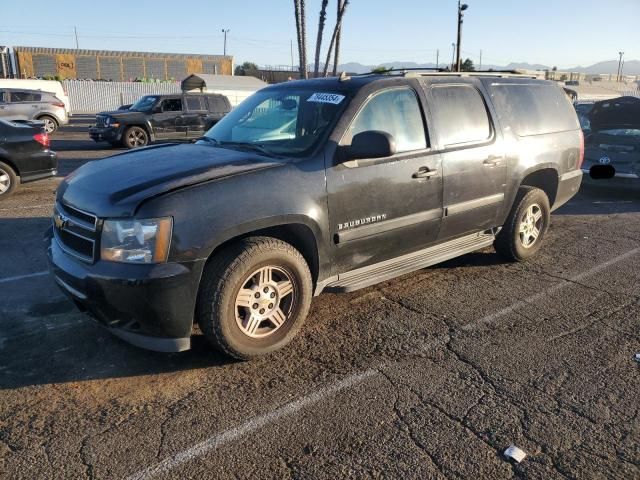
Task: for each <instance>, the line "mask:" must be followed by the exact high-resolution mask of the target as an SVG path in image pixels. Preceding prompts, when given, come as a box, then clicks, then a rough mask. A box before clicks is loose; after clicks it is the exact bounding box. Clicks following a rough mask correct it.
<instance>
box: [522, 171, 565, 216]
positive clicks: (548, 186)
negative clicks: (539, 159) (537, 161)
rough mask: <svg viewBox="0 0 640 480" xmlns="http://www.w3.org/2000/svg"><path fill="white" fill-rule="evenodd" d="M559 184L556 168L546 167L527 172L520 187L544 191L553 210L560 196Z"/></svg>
mask: <svg viewBox="0 0 640 480" xmlns="http://www.w3.org/2000/svg"><path fill="white" fill-rule="evenodd" d="M558 184H559V175H558V170H557V169H556V168H555V167H554V166H551V165H545V166H539V167H538V168H534V169H531V170H528V171H526V172H525V174H524V175H523V177H522V181H521V182H520V185H519V186H520V187H521V186H527V187H535V188H539V189H540V190H542V191H543V192H544V193H545V194H546V195H547V198H548V199H549V205H550V206H551V208H552V209H553V205H554V204H555V202H556V197H557V195H558Z"/></svg>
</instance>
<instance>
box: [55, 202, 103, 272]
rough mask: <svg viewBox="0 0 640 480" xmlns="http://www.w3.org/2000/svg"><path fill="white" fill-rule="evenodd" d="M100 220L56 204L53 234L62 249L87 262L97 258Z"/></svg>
mask: <svg viewBox="0 0 640 480" xmlns="http://www.w3.org/2000/svg"><path fill="white" fill-rule="evenodd" d="M97 230H98V218H97V217H96V216H95V215H92V214H90V213H87V212H84V211H82V210H78V209H77V208H74V207H70V206H69V205H63V204H61V203H59V202H58V203H56V206H55V208H54V211H53V233H54V235H55V238H56V240H57V241H58V244H59V245H60V248H62V250H64V251H65V252H66V253H68V254H69V255H73V256H74V257H76V258H79V259H80V260H83V261H85V262H93V261H94V260H95V258H96V243H97V240H98V231H97Z"/></svg>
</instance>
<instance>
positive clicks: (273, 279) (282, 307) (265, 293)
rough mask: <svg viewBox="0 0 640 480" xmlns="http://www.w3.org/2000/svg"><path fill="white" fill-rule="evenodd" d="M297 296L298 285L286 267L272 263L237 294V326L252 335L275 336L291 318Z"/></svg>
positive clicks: (262, 269)
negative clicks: (296, 286) (296, 285)
mask: <svg viewBox="0 0 640 480" xmlns="http://www.w3.org/2000/svg"><path fill="white" fill-rule="evenodd" d="M295 298H296V288H295V284H294V282H293V280H292V275H291V274H290V273H288V272H287V271H286V270H284V269H283V268H280V267H275V266H271V265H269V266H266V267H262V268H260V269H259V270H256V271H255V272H253V273H252V274H251V275H249V276H248V277H247V278H246V280H245V281H244V282H243V283H242V286H241V287H240V290H239V291H238V294H237V295H236V301H235V315H236V323H237V325H238V328H240V330H241V331H242V333H244V334H245V335H247V336H248V337H250V338H264V337H267V336H269V335H272V334H273V333H275V332H276V331H277V330H279V329H280V327H282V325H283V324H284V323H285V322H286V321H287V320H288V319H289V318H290V316H291V312H292V310H293V305H294V301H295Z"/></svg>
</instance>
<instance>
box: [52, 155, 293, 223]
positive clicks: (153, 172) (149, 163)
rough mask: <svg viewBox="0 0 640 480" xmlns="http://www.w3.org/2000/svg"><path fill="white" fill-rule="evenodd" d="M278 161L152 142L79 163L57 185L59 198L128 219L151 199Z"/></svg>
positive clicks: (270, 166) (111, 215) (269, 165)
mask: <svg viewBox="0 0 640 480" xmlns="http://www.w3.org/2000/svg"><path fill="white" fill-rule="evenodd" d="M282 164H283V161H282V160H274V159H272V158H269V157H264V156H261V155H258V154H254V153H249V152H241V151H237V150H229V149H223V148H217V147H214V146H211V145H198V144H178V145H175V144H169V145H166V144H165V145H155V146H151V147H147V148H142V149H139V150H134V151H131V152H126V153H123V154H120V155H115V156H113V157H109V158H105V159H102V160H94V161H92V162H89V163H87V164H85V165H83V166H82V167H80V168H78V169H77V170H76V171H75V172H73V173H72V174H71V175H69V176H68V177H67V178H66V179H65V180H64V181H63V182H62V183H61V184H60V187H59V188H58V194H57V199H58V200H59V201H60V200H61V201H64V203H66V204H68V205H71V206H72V207H75V208H78V209H80V210H84V211H87V212H91V213H93V214H95V215H97V216H99V217H128V216H132V215H133V214H135V211H136V210H137V208H138V206H139V205H140V203H141V202H143V201H144V200H146V199H149V198H151V197H155V196H157V195H160V194H163V193H166V192H169V191H172V190H176V189H179V188H183V187H187V186H190V185H195V184H198V183H202V182H207V181H210V180H216V179H220V178H224V177H228V176H231V175H236V174H239V173H246V172H250V171H254V170H261V169H266V168H273V167H276V166H279V165H282Z"/></svg>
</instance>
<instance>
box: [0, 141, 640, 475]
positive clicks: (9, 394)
mask: <svg viewBox="0 0 640 480" xmlns="http://www.w3.org/2000/svg"><path fill="white" fill-rule="evenodd" d="M54 149H59V150H60V156H61V158H62V165H61V166H62V170H63V172H65V173H68V172H69V171H71V170H73V169H74V168H76V167H77V166H78V165H79V164H81V163H82V162H84V161H86V160H87V159H90V158H100V157H102V156H106V155H108V154H109V153H110V152H109V151H105V150H101V147H100V146H99V145H97V146H96V145H93V144H92V143H91V142H88V141H86V140H85V137H84V134H82V133H80V132H74V131H71V132H70V133H63V134H59V135H58V136H57V137H54ZM58 181H59V179H51V180H47V181H44V182H39V183H34V184H30V185H25V186H24V188H23V189H22V191H21V192H19V193H18V194H16V195H15V196H14V197H13V198H12V199H10V200H8V201H5V202H2V203H1V204H0V249H1V251H2V252H3V253H4V255H3V260H4V262H3V267H4V268H3V273H2V274H1V275H0V278H8V277H12V276H17V275H25V274H30V273H37V272H40V271H42V270H44V269H45V262H44V254H43V252H42V240H41V239H42V232H43V231H44V229H45V228H46V226H47V224H48V222H49V215H50V211H51V204H52V203H53V191H54V189H55V186H56V185H57V182H58ZM603 199H606V200H607V202H609V203H602V201H603ZM630 200H631V201H630ZM639 247H640V196H638V194H637V193H636V194H635V196H634V194H633V193H631V194H622V193H620V194H616V195H612V194H610V193H607V192H603V191H601V190H587V191H585V192H581V193H580V194H579V196H578V197H576V198H575V199H573V200H572V201H571V202H570V203H569V204H568V205H567V206H565V207H563V208H562V209H561V210H560V211H559V212H557V213H556V214H554V215H553V217H552V227H551V230H550V233H549V235H548V236H547V238H546V239H545V246H544V248H543V249H542V251H541V252H540V255H539V256H538V257H536V258H535V259H534V260H533V261H531V262H529V263H526V264H507V263H503V262H501V261H500V259H499V258H497V256H496V255H495V254H494V253H493V251H492V250H491V249H487V250H484V251H481V252H476V253H473V254H469V255H466V256H464V257H461V258H458V259H455V260H452V261H449V262H447V263H445V264H442V265H438V266H435V267H432V268H428V269H425V270H421V271H419V272H415V273H413V274H409V275H405V276H403V277H401V278H398V279H395V280H392V281H389V282H385V283H383V284H380V285H376V286H373V287H370V288H367V289H364V290H361V291H358V292H354V293H351V294H345V295H333V294H325V295H322V296H320V297H318V298H316V299H314V302H313V304H312V310H311V314H310V316H309V318H308V320H307V322H306V324H305V325H304V327H303V329H302V331H301V335H300V336H299V337H298V338H297V339H296V340H295V341H294V342H293V343H292V344H291V345H290V346H289V347H287V348H286V349H284V350H283V351H282V352H280V353H277V354H275V355H273V356H270V357H267V358H263V359H259V360H256V361H253V362H249V363H242V362H234V361H229V360H228V359H225V358H223V357H221V356H220V355H218V354H216V353H215V352H212V351H210V350H209V349H208V347H207V344H206V342H205V341H204V339H203V338H202V337H201V335H200V334H199V332H196V338H195V339H194V342H193V343H194V348H193V349H192V350H191V351H190V352H185V353H181V354H159V353H152V352H146V351H143V350H139V349H137V348H135V347H132V346H129V345H127V344H125V343H123V342H121V341H120V340H118V339H117V338H115V337H112V336H111V335H109V334H108V333H107V332H105V331H104V330H103V329H101V328H100V327H99V326H97V325H96V324H94V323H93V322H92V321H91V320H90V319H88V318H87V317H85V316H84V315H82V314H80V313H79V312H77V311H76V310H75V309H74V307H73V305H72V304H71V303H70V302H68V301H67V300H66V299H65V297H63V296H62V294H61V293H60V292H59V291H58V290H57V287H56V286H55V285H54V282H53V281H52V280H51V279H50V278H49V277H48V276H46V275H41V276H34V277H29V278H25V279H23V280H17V281H10V282H5V283H2V284H0V287H1V288H0V299H1V300H2V301H1V302H0V312H1V314H0V325H2V328H1V329H0V345H1V347H2V357H1V359H0V379H1V380H0V472H3V473H2V475H1V476H3V477H4V478H13V479H19V478H24V479H33V478H39V479H47V478H51V479H59V478H107V479H111V478H127V477H132V478H151V476H152V475H151V473H154V472H155V475H153V478H247V479H249V478H251V479H254V478H265V479H266V478H300V479H302V478H320V479H323V478H326V479H335V478H347V477H348V478H372V479H373V478H420V479H423V478H454V479H455V478H470V477H477V478H495V479H501V478H505V479H506V478H514V477H516V478H532V479H533V478H545V479H554V478H640V446H639V445H640V418H639V413H640V401H638V391H639V390H638V381H639V380H640V364H638V363H637V362H635V361H634V360H633V355H634V354H635V353H636V352H640V287H639V286H638V285H640V250H636V249H638V248H639ZM363 372H365V373H366V372H368V373H366V375H363ZM358 375H359V376H358ZM345 379H346V380H345ZM340 382H343V383H340ZM336 385H338V386H339V388H337V387H336ZM511 444H513V445H516V446H518V447H520V448H522V449H523V450H524V451H525V452H526V453H527V457H526V458H525V460H524V461H523V462H522V463H520V464H515V463H512V462H509V461H507V460H506V459H505V458H504V457H503V455H502V453H503V452H504V450H505V449H506V448H507V447H508V446H509V445H511ZM203 445H204V446H203ZM205 447H206V448H205ZM163 461H164V462H165V463H164V464H161V462H163ZM159 464H161V465H164V467H163V468H162V469H157V470H155V471H153V472H152V471H151V470H147V469H148V468H150V467H152V468H153V467H154V466H157V465H159ZM165 467H166V468H165ZM145 472H146V473H145ZM150 472H151V473H150ZM135 475H138V477H135Z"/></svg>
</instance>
